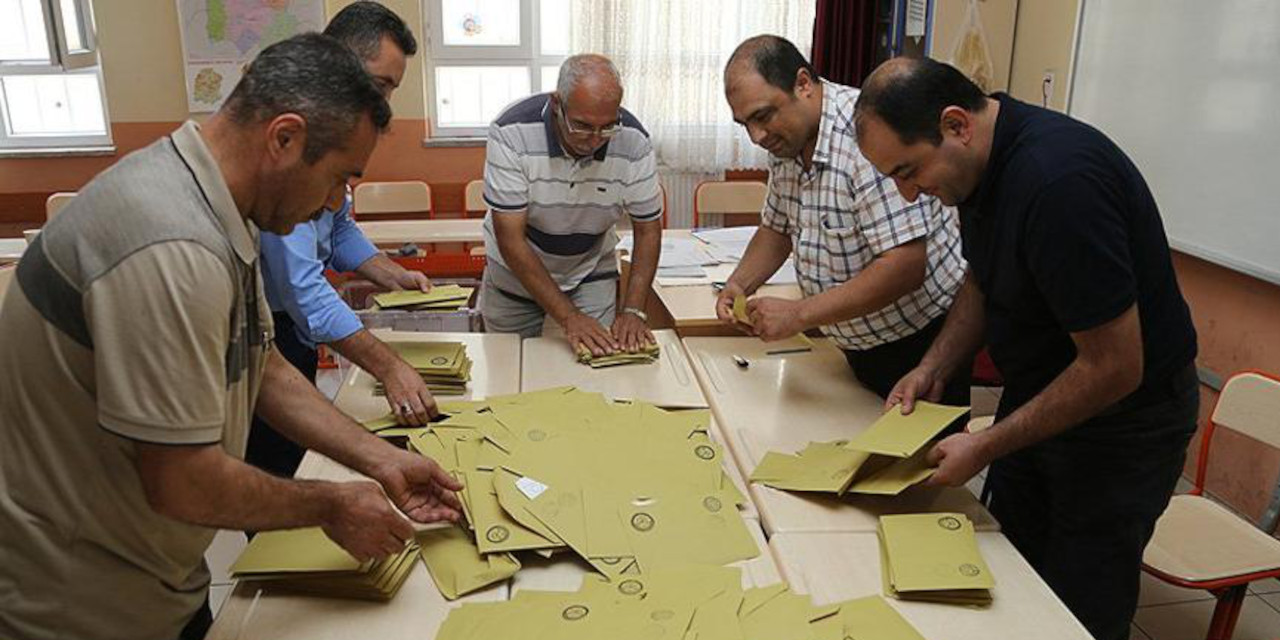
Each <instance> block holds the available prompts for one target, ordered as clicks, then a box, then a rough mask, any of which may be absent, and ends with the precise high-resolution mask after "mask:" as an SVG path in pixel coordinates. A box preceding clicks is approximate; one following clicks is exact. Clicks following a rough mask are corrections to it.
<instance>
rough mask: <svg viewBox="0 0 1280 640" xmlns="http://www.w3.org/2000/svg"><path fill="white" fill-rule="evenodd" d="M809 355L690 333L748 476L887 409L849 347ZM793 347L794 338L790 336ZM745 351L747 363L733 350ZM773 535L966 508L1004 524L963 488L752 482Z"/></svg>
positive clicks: (984, 520) (867, 525)
mask: <svg viewBox="0 0 1280 640" xmlns="http://www.w3.org/2000/svg"><path fill="white" fill-rule="evenodd" d="M813 343H814V348H813V350H812V351H811V352H808V353H796V354H786V355H776V356H770V355H767V353H766V352H767V351H769V350H771V349H776V348H778V347H779V345H777V344H772V345H771V344H766V343H764V342H762V341H760V340H758V339H756V338H685V339H684V344H685V348H686V350H687V351H688V353H689V359H690V361H691V362H693V366H694V371H695V372H696V374H697V376H698V379H699V380H700V381H701V382H702V385H703V389H704V390H705V391H706V396H707V401H708V402H710V403H711V410H712V412H713V413H714V414H715V416H716V419H717V420H718V421H719V423H720V428H721V429H722V431H723V433H724V435H725V437H727V439H728V444H729V449H730V451H731V452H732V453H733V456H734V458H735V460H737V462H738V466H739V468H740V469H741V471H742V475H743V476H746V477H750V476H751V472H752V470H754V469H755V467H756V465H757V464H759V462H760V460H761V459H762V458H763V457H764V455H765V453H767V452H768V451H770V450H774V451H782V452H786V453H794V452H796V451H799V450H800V449H803V448H804V447H805V445H807V444H808V443H809V442H827V441H831V440H839V439H844V438H849V437H850V436H852V435H854V434H856V433H858V432H860V431H862V430H863V429H865V428H867V427H868V426H869V425H870V424H871V423H872V422H874V421H875V420H876V419H877V418H879V417H880V415H881V413H883V406H884V402H883V401H882V400H881V399H880V398H879V396H877V395H875V394H874V393H872V392H870V391H868V390H867V389H865V388H863V387H862V386H861V385H859V384H858V382H857V380H856V379H855V378H854V377H853V374H852V373H851V372H850V371H849V367H848V365H847V364H846V362H845V359H844V354H843V353H841V352H840V350H839V349H837V348H836V347H835V346H834V345H832V344H831V343H830V342H829V341H827V340H825V339H818V340H814V341H813ZM788 346H794V343H789V345H788ZM734 355H738V356H741V357H743V358H746V359H747V361H748V362H749V366H748V367H747V368H745V369H744V368H742V367H739V366H738V365H737V364H735V363H734V360H733V356H734ZM749 491H750V494H751V496H752V499H753V501H754V502H755V505H756V508H757V509H758V510H759V511H760V519H761V522H762V523H763V524H764V527H765V531H766V532H768V533H769V534H770V535H775V534H778V533H795V532H809V531H835V532H857V531H875V528H876V523H877V521H878V518H879V516H881V515H884V514H889V513H910V512H919V511H959V512H962V513H965V514H968V515H969V517H970V519H972V520H973V521H974V523H975V526H977V527H978V528H979V529H981V530H995V529H998V528H999V525H998V523H996V521H995V519H994V518H993V517H992V516H991V514H990V513H989V512H988V511H987V510H986V508H985V507H983V506H982V504H981V503H979V502H978V500H977V499H976V498H974V497H973V494H971V493H969V491H968V490H967V489H965V488H964V487H956V488H942V489H932V488H925V487H912V488H910V489H908V490H906V491H904V492H903V493H902V494H900V495H897V496H863V495H846V496H843V497H837V496H835V495H831V494H821V493H800V492H789V491H781V490H778V489H773V488H770V487H766V486H764V485H760V484H751V485H750V487H749Z"/></svg>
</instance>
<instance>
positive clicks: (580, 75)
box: [556, 53, 622, 100]
mask: <svg viewBox="0 0 1280 640" xmlns="http://www.w3.org/2000/svg"><path fill="white" fill-rule="evenodd" d="M596 75H604V76H605V78H607V79H608V80H610V81H612V83H613V85H614V86H615V87H617V91H618V96H619V98H621V96H622V76H620V75H618V68H617V67H615V66H613V61H611V60H609V59H608V58H606V57H604V56H602V55H599V54H596V53H580V54H578V55H576V56H569V58H568V59H566V60H565V61H564V64H562V65H560V77H559V78H558V79H557V80H556V93H558V94H560V99H561V100H568V99H569V94H571V93H573V90H574V89H577V88H578V85H579V84H581V83H582V80H583V79H584V78H588V77H592V76H596Z"/></svg>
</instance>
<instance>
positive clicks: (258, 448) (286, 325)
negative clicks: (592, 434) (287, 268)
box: [245, 313, 320, 478]
mask: <svg viewBox="0 0 1280 640" xmlns="http://www.w3.org/2000/svg"><path fill="white" fill-rule="evenodd" d="M272 317H273V318H274V320H275V325H276V338H275V342H276V348H277V349H279V350H280V355H282V356H284V359H285V360H288V361H289V362H291V363H292V364H293V366H295V367H297V368H298V371H301V372H302V375H304V376H306V378H307V379H308V380H310V381H311V382H312V383H315V381H316V367H317V366H318V365H319V360H320V358H319V356H318V355H317V354H316V350H315V349H313V348H311V347H309V346H307V345H305V344H303V342H302V341H301V340H300V339H298V332H297V331H296V330H295V328H294V324H293V319H292V318H290V317H289V314H287V313H277V314H275V315H274V316H272ZM306 453H307V450H306V449H303V448H302V447H300V446H298V445H297V444H296V443H294V442H293V441H292V440H290V439H288V438H286V437H284V436H282V435H280V433H279V432H277V431H276V430H275V429H273V428H272V427H271V425H269V424H267V423H266V422H264V421H263V420H262V419H261V418H259V417H257V416H256V415H255V416H254V417H253V424H252V425H250V427H249V445H248V447H247V448H246V449H245V462H248V463H249V464H251V465H253V466H255V467H257V468H259V469H262V470H263V471H266V472H268V473H273V474H275V475H278V476H281V477H284V478H292V477H293V474H294V472H295V471H297V470H298V465H299V464H302V456H304V455H305V454H306Z"/></svg>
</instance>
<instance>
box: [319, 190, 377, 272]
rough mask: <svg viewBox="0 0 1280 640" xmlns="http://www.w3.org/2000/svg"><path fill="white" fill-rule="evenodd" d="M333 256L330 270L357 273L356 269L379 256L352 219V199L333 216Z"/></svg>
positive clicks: (330, 261)
mask: <svg viewBox="0 0 1280 640" xmlns="http://www.w3.org/2000/svg"><path fill="white" fill-rule="evenodd" d="M331 237H332V239H333V254H332V255H331V256H330V257H329V268H331V269H333V270H334V271H355V270H356V267H359V266H360V265H362V264H364V263H365V261H366V260H368V259H369V258H372V257H373V256H375V255H377V254H378V248H377V247H375V246H373V243H372V242H369V239H368V238H366V237H365V235H364V232H363V231H361V230H360V227H357V226H356V221H355V220H352V219H351V197H350V196H348V197H347V201H346V203H345V204H344V205H342V209H340V210H338V211H335V212H334V214H333V231H332V232H331Z"/></svg>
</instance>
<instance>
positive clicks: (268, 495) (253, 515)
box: [137, 444, 337, 531]
mask: <svg viewBox="0 0 1280 640" xmlns="http://www.w3.org/2000/svg"><path fill="white" fill-rule="evenodd" d="M137 469H138V473H139V475H140V476H141V478H142V481H143V486H144V488H145V489H146V491H147V501H148V503H149V504H150V505H151V507H152V508H153V509H155V510H156V512H157V513H160V514H162V515H165V516H167V517H169V518H172V519H174V520H178V521H180V522H185V523H188V524H194V525H199V526H203V527H210V528H219V529H236V530H248V531H267V530H272V529H292V528H298V527H311V526H317V525H321V524H324V523H325V522H326V521H327V520H328V519H329V518H330V516H331V514H332V511H333V509H334V508H335V502H336V499H337V492H336V487H335V485H334V484H333V483H328V482H317V481H297V480H289V479H285V478H277V477H275V476H272V475H271V474H268V473H266V472H263V471H261V470H258V469H255V468H254V467H251V466H249V465H248V464H246V463H244V462H242V461H240V460H237V459H235V458H232V457H231V456H229V455H227V454H226V453H225V452H224V451H223V450H222V448H221V446H218V445H210V446H202V447H172V446H166V445H142V444H140V445H138V457H137ZM175 479H176V480H180V481H175Z"/></svg>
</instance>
